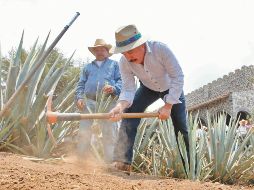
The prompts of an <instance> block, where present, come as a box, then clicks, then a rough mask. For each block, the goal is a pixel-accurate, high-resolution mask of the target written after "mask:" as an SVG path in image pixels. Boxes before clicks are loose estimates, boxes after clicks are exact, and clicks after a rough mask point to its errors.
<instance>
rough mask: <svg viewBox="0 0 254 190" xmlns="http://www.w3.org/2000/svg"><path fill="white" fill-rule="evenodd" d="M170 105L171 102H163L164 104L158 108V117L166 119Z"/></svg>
mask: <svg viewBox="0 0 254 190" xmlns="http://www.w3.org/2000/svg"><path fill="white" fill-rule="evenodd" d="M172 106H173V105H172V104H168V103H165V105H164V106H163V107H161V108H160V109H159V119H161V120H166V119H168V118H169V116H170V114H171V109H172Z"/></svg>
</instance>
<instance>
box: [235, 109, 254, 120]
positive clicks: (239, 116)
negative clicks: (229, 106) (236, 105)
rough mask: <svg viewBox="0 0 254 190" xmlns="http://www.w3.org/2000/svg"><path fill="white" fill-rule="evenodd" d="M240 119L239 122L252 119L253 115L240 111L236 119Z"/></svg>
mask: <svg viewBox="0 0 254 190" xmlns="http://www.w3.org/2000/svg"><path fill="white" fill-rule="evenodd" d="M238 118H239V121H240V120H242V119H245V120H246V119H250V118H251V115H250V114H249V113H248V112H246V111H239V112H238V113H237V115H236V119H238Z"/></svg>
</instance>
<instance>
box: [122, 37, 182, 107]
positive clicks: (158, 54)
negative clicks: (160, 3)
mask: <svg viewBox="0 0 254 190" xmlns="http://www.w3.org/2000/svg"><path fill="white" fill-rule="evenodd" d="M145 45H146V54H145V58H144V65H141V64H135V63H131V62H128V61H127V59H126V58H125V57H124V56H122V58H121V59H120V62H119V67H120V72H121V77H122V82H123V86H122V91H121V94H120V96H119V100H125V101H128V102H129V103H130V104H132V102H133V99H134V96H135V92H136V85H135V78H134V77H135V76H136V77H137V78H138V79H139V80H140V81H141V82H142V83H143V84H144V85H145V86H146V87H147V88H149V89H151V90H154V91H158V92H163V91H166V90H169V92H168V94H167V95H165V96H164V98H163V100H164V101H165V102H167V103H170V104H177V103H181V101H179V97H180V95H181V93H182V92H183V84H184V75H183V72H182V69H181V67H180V65H179V64H178V61H177V59H176V58H175V56H174V54H173V53H172V52H171V50H170V49H169V48H168V47H167V45H165V44H163V43H161V42H156V41H147V42H146V43H145Z"/></svg>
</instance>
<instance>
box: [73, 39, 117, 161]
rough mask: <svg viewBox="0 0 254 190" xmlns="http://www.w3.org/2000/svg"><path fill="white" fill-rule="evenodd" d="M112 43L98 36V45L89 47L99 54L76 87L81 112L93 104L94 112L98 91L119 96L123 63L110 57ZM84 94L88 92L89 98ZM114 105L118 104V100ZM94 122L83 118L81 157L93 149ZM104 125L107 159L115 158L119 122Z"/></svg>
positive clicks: (79, 145) (81, 126) (103, 136)
mask: <svg viewBox="0 0 254 190" xmlns="http://www.w3.org/2000/svg"><path fill="white" fill-rule="evenodd" d="M111 47H112V46H111V45H110V44H106V42H105V41H104V40H103V39H97V40H96V41H95V44H94V46H91V47H88V49H89V51H90V52H91V53H92V54H93V55H94V56H95V57H96V59H95V60H94V61H92V62H91V63H89V64H87V65H86V66H85V67H84V68H83V70H82V72H81V74H80V79H79V82H78V85H77V88H76V93H75V98H76V104H77V107H78V109H79V110H80V111H81V112H86V113H88V109H89V108H90V109H91V110H93V112H94V110H95V107H96V93H97V91H98V92H101V91H103V92H104V93H106V94H107V95H111V96H119V94H120V91H121V85H122V80H121V76H120V72H119V66H118V64H117V62H116V61H114V60H111V59H109V58H108V57H109V56H110V55H112V54H109V49H110V48H111ZM84 96H86V99H85V100H84ZM113 106H115V104H114V105H113ZM111 108H112V107H111ZM92 122H93V121H92V120H82V121H80V130H79V142H78V153H79V155H80V156H81V157H82V156H84V155H85V154H86V155H88V154H89V153H90V149H91V146H90V143H91V141H90V139H91V137H94V136H92V130H91V125H92ZM99 122H101V121H99ZM101 127H102V142H103V148H104V160H105V161H106V162H111V161H112V158H113V150H114V141H115V136H116V130H117V129H116V124H115V123H112V122H107V121H103V125H101Z"/></svg>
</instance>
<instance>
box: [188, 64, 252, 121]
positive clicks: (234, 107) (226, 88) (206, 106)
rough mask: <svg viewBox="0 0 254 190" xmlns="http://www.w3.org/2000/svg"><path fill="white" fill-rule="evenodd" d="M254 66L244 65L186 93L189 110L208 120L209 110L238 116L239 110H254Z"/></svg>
mask: <svg viewBox="0 0 254 190" xmlns="http://www.w3.org/2000/svg"><path fill="white" fill-rule="evenodd" d="M253 79H254V66H253V65H251V66H248V67H247V66H243V67H242V68H241V69H237V70H235V72H231V73H229V74H228V75H225V76H223V78H218V79H217V80H214V81H212V82H211V83H208V84H207V85H204V86H203V87H201V88H199V89H197V90H194V91H192V92H191V93H189V94H187V95H186V105H187V109H188V111H191V112H192V114H193V115H196V114H197V113H199V118H201V119H202V120H204V121H205V122H206V121H207V112H209V114H210V115H215V114H217V113H220V112H226V113H228V114H229V115H230V116H232V117H234V118H236V116H237V114H238V112H241V111H243V112H248V113H249V114H252V113H253V111H254V81H253Z"/></svg>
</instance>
